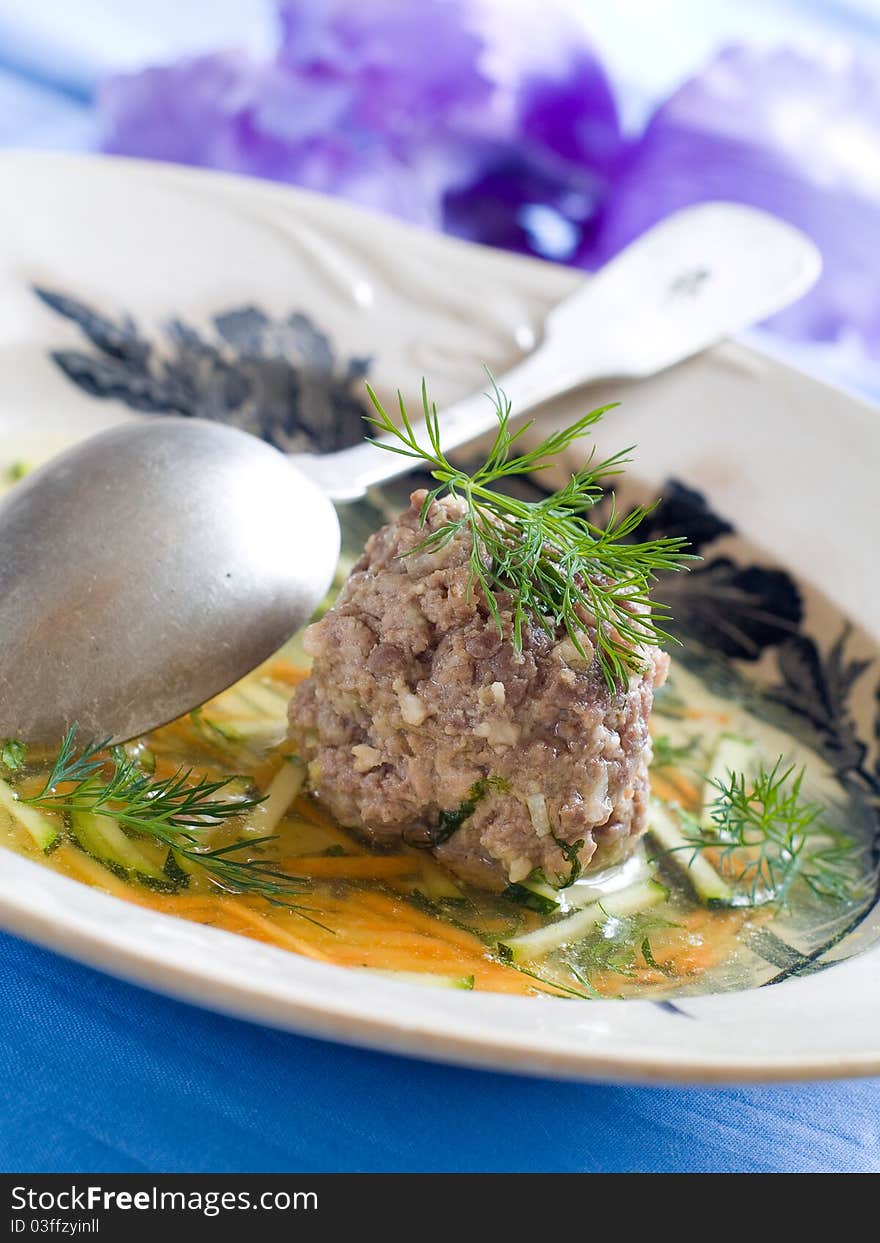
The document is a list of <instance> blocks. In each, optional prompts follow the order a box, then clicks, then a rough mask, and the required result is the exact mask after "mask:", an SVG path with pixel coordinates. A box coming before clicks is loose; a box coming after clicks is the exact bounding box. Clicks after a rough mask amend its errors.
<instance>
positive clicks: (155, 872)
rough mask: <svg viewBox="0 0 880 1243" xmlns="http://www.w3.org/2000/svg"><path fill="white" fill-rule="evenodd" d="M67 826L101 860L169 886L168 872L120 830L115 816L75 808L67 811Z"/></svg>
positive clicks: (143, 878) (88, 851)
mask: <svg viewBox="0 0 880 1243" xmlns="http://www.w3.org/2000/svg"><path fill="white" fill-rule="evenodd" d="M70 827H71V831H72V832H73V835H74V837H75V838H76V840H77V841H78V842H79V844H80V846H82V848H83V850H85V851H86V852H87V853H88V854H90V855H92V856H93V857H94V858H95V859H97V860H98V861H99V862H100V863H109V864H110V865H111V866H113V867H115V868H121V869H122V870H123V871H124V872H125V873H126V875H128V874H129V873H132V874H134V875H135V876H136V877H138V878H139V879H142V880H145V881H147V882H149V881H153V882H157V883H158V884H160V885H161V886H162V887H163V888H170V887H171V881H170V879H169V877H168V875H167V873H166V872H165V871H164V870H163V869H162V867H160V865H159V864H158V863H156V862H155V861H154V860H153V859H151V858H150V857H149V855H148V854H147V853H146V851H144V850H142V849H141V847H140V846H139V845H138V843H137V842H135V841H133V840H132V839H131V838H130V837H128V836H127V835H126V834H125V833H123V831H122V829H121V828H120V826H119V821H118V820H114V819H113V818H112V817H111V816H99V815H96V814H95V813H94V812H91V811H74V812H71V815H70Z"/></svg>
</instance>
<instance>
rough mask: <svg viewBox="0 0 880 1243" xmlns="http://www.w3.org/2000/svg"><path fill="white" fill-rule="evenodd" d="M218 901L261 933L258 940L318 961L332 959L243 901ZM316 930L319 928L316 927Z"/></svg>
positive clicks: (329, 960)
mask: <svg viewBox="0 0 880 1243" xmlns="http://www.w3.org/2000/svg"><path fill="white" fill-rule="evenodd" d="M220 901H221V902H222V904H223V906H224V907H225V908H226V909H227V910H229V911H231V913H232V914H233V915H234V916H236V917H237V918H238V919H239V920H240V921H241V922H242V923H243V924H244V925H245V926H247V927H249V928H252V929H253V930H254V932H256V933H261V934H262V935H261V936H260V938H259V939H260V940H267V941H270V942H271V943H272V944H274V945H278V946H280V947H281V948H282V949H292V950H295V951H296V953H297V954H302V955H303V956H304V957H306V958H316V959H318V961H320V962H332V961H333V959H332V958H330V957H328V956H327V955H326V954H323V953H322V952H321V951H320V950H319V949H318V948H317V947H316V946H314V945H312V944H311V942H309V941H307V940H304V939H303V938H302V937H298V936H295V935H294V934H293V933H292V932H288V931H287V929H286V928H281V927H279V925H278V924H276V923H273V922H272V921H271V920H269V919H267V918H266V917H265V916H264V915H260V914H259V912H257V911H253V910H251V908H250V907H249V906H247V905H246V904H245V903H244V902H240V901H239V900H238V899H237V898H222V899H220ZM316 931H319V930H318V929H316Z"/></svg>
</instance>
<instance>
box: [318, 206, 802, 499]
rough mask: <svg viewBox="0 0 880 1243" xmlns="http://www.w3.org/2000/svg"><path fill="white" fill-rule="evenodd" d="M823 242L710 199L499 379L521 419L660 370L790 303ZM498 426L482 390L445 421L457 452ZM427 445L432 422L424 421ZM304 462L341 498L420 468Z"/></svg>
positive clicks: (346, 459)
mask: <svg viewBox="0 0 880 1243" xmlns="http://www.w3.org/2000/svg"><path fill="white" fill-rule="evenodd" d="M820 268H821V260H820V257H819V253H818V251H817V250H816V247H815V246H814V245H813V243H812V242H810V241H809V239H808V238H806V237H805V236H804V235H803V234H802V233H801V232H800V231H799V230H797V229H795V228H793V227H792V226H791V225H789V224H787V223H785V222H784V221H782V220H779V219H777V218H776V217H774V216H771V215H769V214H768V213H767V212H763V211H758V210H756V209H755V208H752V207H745V206H743V205H742V204H739V203H700V204H698V205H696V206H694V207H689V208H685V209H684V210H682V211H679V212H675V213H674V214H672V215H670V216H667V217H666V218H665V219H664V220H661V221H660V222H659V224H656V225H655V226H654V227H653V228H652V229H649V230H648V231H647V232H646V233H643V234H642V236H641V237H639V238H637V239H636V240H635V241H634V242H632V243H631V244H630V245H629V246H627V247H626V248H625V249H624V250H622V251H621V252H620V253H619V254H618V255H616V256H615V258H614V259H612V260H611V262H610V263H608V264H606V266H605V267H604V268H603V269H602V270H601V271H600V272H599V273H598V274H596V275H595V276H594V277H592V278H591V279H590V280H587V281H585V282H584V283H583V285H581V287H580V288H579V289H576V290H575V292H574V293H573V294H571V295H570V296H569V297H568V298H566V299H565V300H564V301H563V302H561V303H560V304H559V305H558V306H556V307H555V308H554V309H553V310H552V311H551V312H550V314H549V315H548V316H547V320H546V323H545V325H544V336H543V339H542V341H541V343H540V344H539V346H538V347H537V349H536V350H535V351H534V352H533V353H532V354H529V355H527V356H526V357H525V358H523V359H522V361H521V362H519V363H517V364H516V366H514V367H512V368H511V369H510V370H509V371H507V372H506V373H505V374H504V375H502V376H500V377H499V378H498V386H499V387H500V388H502V389H503V390H504V392H505V393H506V395H507V397H508V399H509V400H510V403H511V406H512V409H513V414H514V416H515V417H517V418H521V417H523V416H524V415H527V414H529V413H530V412H532V411H533V410H534V409H535V408H536V407H537V406H540V405H542V404H543V403H544V402H545V401H549V400H551V399H552V398H554V397H558V396H561V395H562V394H563V393H567V392H569V391H571V390H572V389H575V388H579V387H580V386H582V385H584V384H588V383H591V382H592V381H595V380H600V379H608V378H611V377H619V378H626V377H641V376H647V375H652V374H654V373H655V372H657V371H661V370H662V369H663V368H665V367H669V366H671V365H673V364H674V363H677V362H680V361H681V360H683V359H685V358H689V357H690V356H691V355H693V354H696V353H697V352H698V351H700V350H703V349H705V348H706V347H707V346H710V345H713V344H714V343H715V342H717V341H719V340H720V339H721V338H722V337H725V336H727V335H729V334H730V333H732V332H737V331H740V330H742V329H743V328H746V327H748V326H749V325H751V324H754V323H756V322H758V321H760V320H762V319H765V318H766V317H767V316H768V315H771V314H773V313H774V312H776V311H778V310H780V309H781V308H782V307H785V306H788V305H789V303H791V302H793V301H794V300H795V299H796V298H798V297H800V296H801V295H802V294H803V293H805V292H806V291H807V290H808V289H809V288H810V286H811V285H812V284H813V283H814V281H815V280H816V278H817V277H818V274H819V271H820ZM495 426H496V415H495V407H494V403H493V402H492V401H491V400H490V399H489V398H488V397H487V395H486V394H485V393H477V394H473V395H471V396H470V397H466V398H464V399H463V400H461V401H457V402H455V403H454V404H453V405H451V406H449V407H447V408H446V409H445V410H444V411H443V412H442V414H441V417H440V431H441V437H442V444H443V449H444V450H445V451H447V452H448V451H451V450H453V449H456V448H458V447H459V446H460V445H463V444H466V443H467V442H468V441H470V440H475V439H476V438H477V437H478V436H481V435H483V433H484V432H488V431H490V430H491V429H492V428H494V427H495ZM413 428H414V431H415V434H416V439H417V440H418V442H419V444H424V445H427V443H428V438H427V429H426V428H425V424H424V422H423V421H420V422H418V423H414V424H413ZM295 460H296V464H297V465H298V466H299V467H300V469H301V470H302V471H303V472H304V473H305V474H306V475H308V476H309V478H310V479H312V480H313V481H314V482H315V483H317V484H318V486H319V487H320V488H321V489H322V490H323V491H324V492H325V493H326V494H327V495H328V496H329V497H330V498H331V500H335V501H344V500H355V499H357V497H359V496H362V495H363V494H364V492H365V491H366V490H367V488H369V487H372V486H373V485H374V484H378V483H384V482H386V481H387V480H390V479H394V478H396V477H397V476H398V475H403V474H406V473H407V472H408V471H409V470H411V469H412V461H411V459H408V458H405V457H401V456H400V455H398V454H393V453H388V452H387V451H386V450H384V449H382V448H380V447H378V446H377V445H374V444H371V443H369V442H367V441H364V442H363V443H362V444H358V445H355V446H353V447H352V448H349V449H342V450H340V451H339V452H337V453H329V454H324V455H321V456H319V455H314V454H299V455H296V459H295Z"/></svg>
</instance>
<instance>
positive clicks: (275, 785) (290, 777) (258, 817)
mask: <svg viewBox="0 0 880 1243" xmlns="http://www.w3.org/2000/svg"><path fill="white" fill-rule="evenodd" d="M305 779H306V766H305V764H303V762H302V760H300V759H299V758H298V757H297V756H295V755H286V756H285V757H284V763H283V764H282V765H281V767H280V768H279V769H278V772H277V773H276V774H275V776H274V777H273V778H272V780H271V781H270V782H269V787H268V789H267V790H266V797H265V799H264V801H263V802H262V803H261V804H260V806H259V807H258V808H257V809H256V811H255V812H254V815H253V817H252V819H251V821H250V824H249V825H248V827H249V828H251V829H255V830H258V831H259V833H260V834H261V835H262V834H269V833H274V832H275V830H276V829H277V827H278V825H279V824H280V823H281V821H282V820H283V819H284V817H285V816H286V814H287V812H288V810H289V809H290V805H291V803H292V802H293V801H294V799H295V798H297V797H298V795H299V792H300V790H302V788H303V784H304V782H305Z"/></svg>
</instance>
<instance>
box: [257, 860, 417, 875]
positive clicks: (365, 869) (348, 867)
mask: <svg viewBox="0 0 880 1243" xmlns="http://www.w3.org/2000/svg"><path fill="white" fill-rule="evenodd" d="M281 867H282V868H283V870H284V871H285V872H289V873H292V874H293V875H295V876H319V877H340V878H341V879H343V880H347V879H349V878H350V879H352V880H371V879H372V880H375V879H378V878H382V877H385V876H411V875H412V874H413V873H414V872H417V871H418V863H417V862H416V863H414V862H413V860H412V859H410V858H409V857H408V856H407V855H335V856H334V855H290V856H289V857H288V858H284V859H282V860H281Z"/></svg>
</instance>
